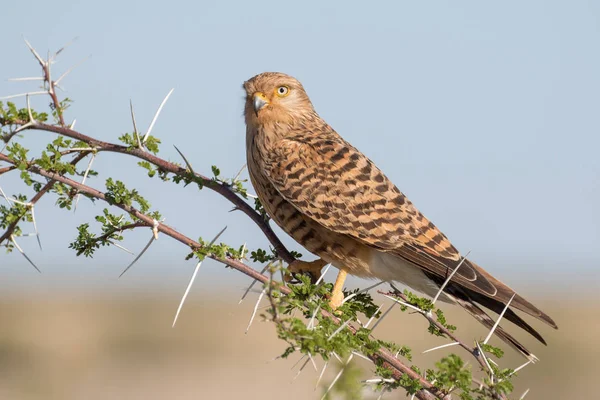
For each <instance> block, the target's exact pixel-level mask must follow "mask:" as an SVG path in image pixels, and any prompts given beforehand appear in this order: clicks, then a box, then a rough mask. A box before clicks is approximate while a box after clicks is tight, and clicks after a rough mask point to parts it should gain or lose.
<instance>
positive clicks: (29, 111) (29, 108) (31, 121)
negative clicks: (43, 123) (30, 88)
mask: <svg viewBox="0 0 600 400" xmlns="http://www.w3.org/2000/svg"><path fill="white" fill-rule="evenodd" d="M25 100H26V101H27V115H29V121H28V122H30V123H32V124H33V123H35V120H34V119H33V113H32V112H31V103H30V102H29V95H27V96H26V97H25Z"/></svg>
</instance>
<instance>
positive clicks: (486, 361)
mask: <svg viewBox="0 0 600 400" xmlns="http://www.w3.org/2000/svg"><path fill="white" fill-rule="evenodd" d="M475 344H476V345H477V349H478V350H479V354H481V357H483V361H485V365H486V367H487V368H488V369H489V370H490V378H491V379H492V380H493V379H494V370H493V369H492V366H491V365H490V363H489V361H488V358H487V356H486V355H485V353H484V352H483V350H482V349H481V346H480V345H479V342H475Z"/></svg>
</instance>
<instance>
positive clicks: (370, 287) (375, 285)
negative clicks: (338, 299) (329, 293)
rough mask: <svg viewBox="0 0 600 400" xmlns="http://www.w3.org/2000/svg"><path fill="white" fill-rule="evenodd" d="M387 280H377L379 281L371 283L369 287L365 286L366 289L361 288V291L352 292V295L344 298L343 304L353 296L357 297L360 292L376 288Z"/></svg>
mask: <svg viewBox="0 0 600 400" xmlns="http://www.w3.org/2000/svg"><path fill="white" fill-rule="evenodd" d="M385 282H386V281H380V282H377V283H376V284H374V285H371V286H369V287H367V288H364V289H362V290H359V291H358V292H356V293H352V294H350V295H348V296H346V298H345V299H344V300H342V304H344V303H345V302H347V301H348V300H350V299H351V298H353V297H355V296H358V295H359V294H362V293H365V292H368V291H369V290H371V289H373V288H375V287H377V286H379V285H381V284H383V283H385Z"/></svg>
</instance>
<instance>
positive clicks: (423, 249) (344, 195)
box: [244, 72, 557, 358]
mask: <svg viewBox="0 0 600 400" xmlns="http://www.w3.org/2000/svg"><path fill="white" fill-rule="evenodd" d="M244 89H245V91H246V104H245V110H244V116H245V120H246V156H247V161H248V170H249V174H250V179H251V181H252V185H253V186H254V188H255V190H256V192H257V195H258V197H259V199H260V200H261V203H262V204H263V207H264V208H265V210H266V211H267V213H268V214H269V216H270V217H271V218H272V219H273V220H274V221H275V222H276V223H277V225H279V226H280V227H281V228H282V229H283V230H284V231H285V232H286V233H288V234H289V235H290V236H291V237H292V238H294V239H295V240H296V241H297V242H298V243H299V244H301V245H302V246H303V247H305V248H306V249H307V250H308V251H310V252H311V253H313V254H316V255H317V256H319V257H320V259H319V260H316V261H313V262H311V263H307V262H304V261H299V260H298V261H295V262H294V263H292V265H290V269H291V270H292V271H293V272H311V273H313V274H314V275H317V276H318V275H319V274H320V271H321V268H322V267H323V266H324V265H326V264H328V263H331V264H332V265H333V266H335V267H336V268H338V269H339V274H338V276H337V279H336V281H335V284H334V288H333V292H332V295H331V298H330V304H331V306H332V308H334V309H335V308H337V307H338V306H339V305H340V304H341V302H342V299H343V293H342V288H343V285H344V281H345V279H346V275H347V274H351V275H356V276H359V277H365V278H377V279H380V280H382V281H389V282H401V283H403V284H405V285H406V286H408V287H410V288H412V289H414V290H416V291H418V292H421V293H423V294H425V295H428V296H432V297H433V296H434V295H435V294H436V293H437V291H438V290H439V288H440V286H441V285H442V284H443V283H444V281H445V280H446V278H447V277H448V276H449V274H451V273H452V271H453V270H454V269H455V268H456V267H457V266H458V264H459V263H460V262H461V261H462V260H463V258H462V257H461V255H460V253H459V252H458V250H457V249H456V248H455V247H454V246H453V245H452V244H451V243H450V241H449V240H448V238H447V237H446V236H445V235H444V234H443V233H442V232H440V231H439V230H438V228H437V227H436V226H435V225H434V224H433V223H431V222H430V221H429V220H428V219H427V218H425V216H424V215H423V214H421V213H420V212H419V210H417V209H416V208H415V206H414V205H413V204H412V203H411V202H410V201H409V200H408V199H407V198H406V196H404V194H402V192H400V190H398V188H397V187H396V186H395V185H394V184H393V183H392V182H391V181H390V180H389V179H388V178H387V177H386V176H385V175H384V174H383V172H381V171H380V170H379V168H377V166H376V165H375V164H374V163H373V162H372V161H371V160H370V159H369V158H367V157H366V156H365V155H364V154H362V153H361V152H360V151H358V150H357V149H356V148H355V147H353V146H352V145H351V144H350V143H348V142H347V141H345V140H344V139H343V138H342V137H341V136H340V135H339V134H338V133H337V132H336V131H334V130H333V128H332V127H331V126H329V125H328V124H327V123H326V122H325V121H324V120H323V119H322V118H321V117H319V115H318V114H317V112H316V111H315V109H314V108H313V105H312V103H311V101H310V99H309V98H308V95H307V94H306V92H305V90H304V88H303V86H302V84H301V83H300V82H298V81H297V80H296V79H295V78H293V77H291V76H288V75H285V74H282V73H277V72H265V73H262V74H260V75H257V76H255V77H253V78H251V79H249V80H248V81H246V82H245V83H244ZM513 294H515V292H514V291H513V290H512V289H510V288H509V287H508V286H506V285H505V284H504V283H502V282H500V281H499V280H497V279H496V278H494V277H493V276H491V275H490V274H489V273H488V272H487V271H485V270H484V269H483V268H481V267H480V266H478V265H477V264H475V263H474V262H472V261H470V260H467V259H465V260H464V262H463V263H462V265H461V266H460V267H459V268H458V270H457V271H456V273H455V274H454V276H453V277H452V279H451V280H450V282H449V283H448V285H447V286H446V287H445V289H444V293H443V295H442V296H441V297H440V299H441V300H443V301H445V302H449V303H457V304H459V305H461V306H462V307H463V308H465V309H466V310H467V311H468V312H469V313H470V314H471V315H472V316H473V317H475V318H476V319H477V320H478V321H480V322H481V323H482V324H484V325H485V326H487V327H488V328H491V327H492V326H493V324H494V320H493V319H492V318H491V317H489V316H488V315H487V314H486V312H485V311H483V309H482V308H480V305H481V306H483V307H486V308H488V309H490V310H492V311H494V312H496V313H500V312H502V310H503V309H504V308H505V305H506V304H507V302H508V301H509V300H510V299H511V297H512V296H513ZM510 306H511V307H514V308H516V309H518V310H521V311H524V312H526V313H527V314H530V315H532V316H534V317H536V318H538V319H540V320H542V321H544V322H545V323H547V324H548V325H550V326H552V327H553V328H557V326H556V324H555V323H554V321H553V320H552V319H551V318H550V317H549V316H548V315H546V314H545V313H543V312H542V311H541V310H539V309H538V308H536V307H535V306H534V305H533V304H531V303H529V302H528V301H527V300H525V299H524V298H523V297H521V296H519V295H515V296H514V298H513V300H512V302H511V303H510ZM504 317H505V318H506V319H508V320H509V321H511V322H513V323H514V324H516V325H518V326H519V327H521V328H522V329H524V330H525V331H527V332H529V333H530V334H531V335H532V336H534V337H535V338H536V339H538V340H539V341H540V342H542V343H544V344H546V342H545V341H544V339H543V338H542V336H541V335H540V334H539V333H538V332H536V331H535V330H534V329H533V328H532V327H531V326H530V325H529V324H527V322H525V321H524V320H523V319H521V317H519V316H518V315H517V314H516V313H515V312H514V311H512V310H511V309H507V311H506V313H505V315H504ZM496 333H497V334H498V336H499V337H501V338H502V339H503V340H504V341H505V342H507V343H508V344H510V345H512V346H514V347H515V348H516V349H518V350H519V351H521V352H522V353H523V354H524V355H526V356H527V357H529V358H534V357H535V356H533V355H532V354H531V353H530V352H529V351H528V350H527V349H526V348H525V347H523V345H521V344H520V343H519V342H517V341H516V339H514V338H513V337H512V336H511V335H509V334H508V333H507V332H506V331H504V330H503V329H501V328H500V327H498V329H497V330H496Z"/></svg>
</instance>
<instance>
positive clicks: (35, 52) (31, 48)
mask: <svg viewBox="0 0 600 400" xmlns="http://www.w3.org/2000/svg"><path fill="white" fill-rule="evenodd" d="M23 40H24V41H25V44H26V45H27V47H29V50H31V53H32V54H33V55H34V56H35V58H36V59H37V60H38V62H39V63H40V65H41V66H42V67H45V66H46V61H44V59H43V58H42V57H40V55H39V54H38V52H37V51H35V49H34V48H33V46H32V45H31V44H30V43H29V42H28V41H27V39H25V38H23Z"/></svg>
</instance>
